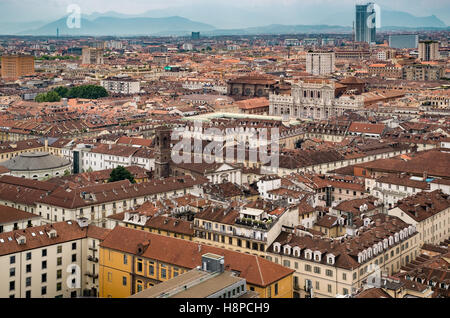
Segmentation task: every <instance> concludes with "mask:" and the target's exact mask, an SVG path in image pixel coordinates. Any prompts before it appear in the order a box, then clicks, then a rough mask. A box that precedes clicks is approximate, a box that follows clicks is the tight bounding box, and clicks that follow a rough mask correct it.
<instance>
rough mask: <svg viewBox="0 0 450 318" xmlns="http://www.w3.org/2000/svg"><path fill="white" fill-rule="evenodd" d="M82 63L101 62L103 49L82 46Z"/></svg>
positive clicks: (95, 63)
mask: <svg viewBox="0 0 450 318" xmlns="http://www.w3.org/2000/svg"><path fill="white" fill-rule="evenodd" d="M82 64H93V65H97V64H103V49H100V48H98V49H97V48H90V47H84V48H83V51H82Z"/></svg>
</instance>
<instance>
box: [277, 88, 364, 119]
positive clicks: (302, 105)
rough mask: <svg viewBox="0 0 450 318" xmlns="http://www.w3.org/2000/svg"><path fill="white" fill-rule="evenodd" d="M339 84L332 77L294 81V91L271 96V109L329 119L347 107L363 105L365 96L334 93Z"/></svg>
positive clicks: (352, 107) (286, 113) (353, 108)
mask: <svg viewBox="0 0 450 318" xmlns="http://www.w3.org/2000/svg"><path fill="white" fill-rule="evenodd" d="M335 92H336V84H335V83H334V82H331V81H327V80H323V81H320V80H319V81H318V80H315V81H300V82H299V83H298V84H293V86H292V90H291V95H275V94H271V95H270V96H269V103H270V106H269V113H270V115H273V116H287V115H288V116H289V117H290V118H302V119H308V118H309V119H328V118H330V117H333V116H340V115H342V114H343V113H344V111H345V110H358V109H361V108H362V107H363V105H364V100H363V97H362V96H349V95H344V96H341V97H338V98H337V97H335Z"/></svg>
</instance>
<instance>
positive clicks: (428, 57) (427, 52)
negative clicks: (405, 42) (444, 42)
mask: <svg viewBox="0 0 450 318" xmlns="http://www.w3.org/2000/svg"><path fill="white" fill-rule="evenodd" d="M439 57H440V56H439V42H437V41H419V59H420V60H422V61H434V60H437V59H439Z"/></svg>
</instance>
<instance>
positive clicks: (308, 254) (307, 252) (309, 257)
mask: <svg viewBox="0 0 450 318" xmlns="http://www.w3.org/2000/svg"><path fill="white" fill-rule="evenodd" d="M305 258H306V259H312V252H311V250H306V251H305Z"/></svg>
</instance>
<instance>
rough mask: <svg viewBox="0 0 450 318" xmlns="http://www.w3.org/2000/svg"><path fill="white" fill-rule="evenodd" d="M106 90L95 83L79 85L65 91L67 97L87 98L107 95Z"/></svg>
mask: <svg viewBox="0 0 450 318" xmlns="http://www.w3.org/2000/svg"><path fill="white" fill-rule="evenodd" d="M107 96H108V92H107V91H106V89H105V88H104V87H102V86H96V85H81V86H76V87H72V88H71V89H70V90H69V92H68V93H67V97H69V98H87V99H97V98H101V97H107Z"/></svg>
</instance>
